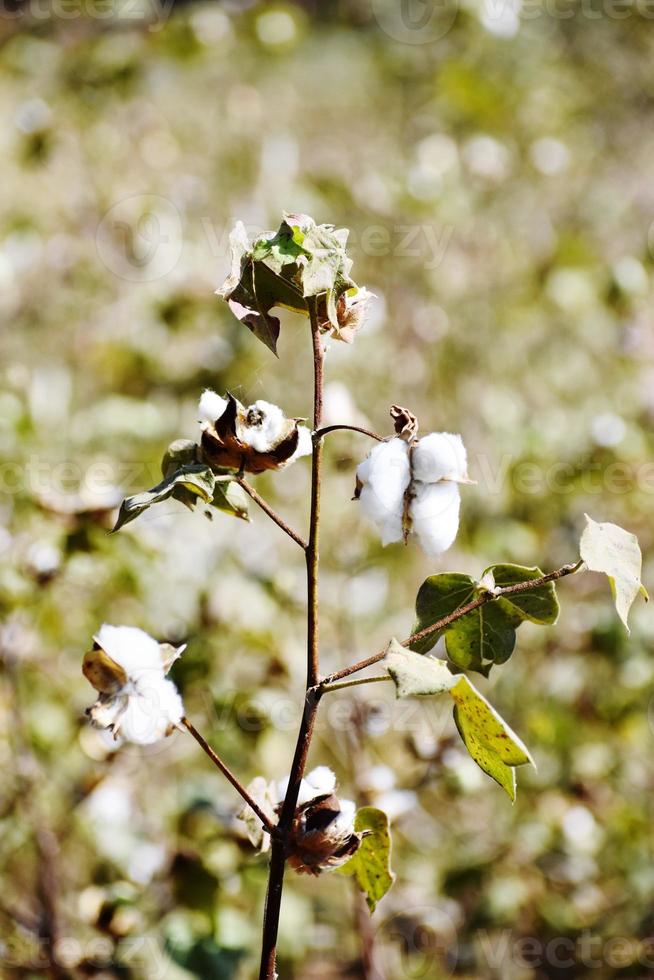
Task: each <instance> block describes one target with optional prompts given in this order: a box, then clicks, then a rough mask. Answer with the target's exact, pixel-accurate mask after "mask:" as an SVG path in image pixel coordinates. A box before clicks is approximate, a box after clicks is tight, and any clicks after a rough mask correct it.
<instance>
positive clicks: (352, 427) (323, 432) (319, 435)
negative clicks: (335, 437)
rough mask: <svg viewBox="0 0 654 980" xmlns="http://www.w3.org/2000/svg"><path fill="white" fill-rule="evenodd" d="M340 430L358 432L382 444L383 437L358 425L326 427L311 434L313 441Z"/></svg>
mask: <svg viewBox="0 0 654 980" xmlns="http://www.w3.org/2000/svg"><path fill="white" fill-rule="evenodd" d="M342 430H345V431H348V432H360V433H361V435H363V436H369V437H370V438H371V439H376V440H377V442H383V441H384V437H383V436H379V435H377V433H376V432H373V431H372V429H364V428H362V427H361V426H360V425H326V426H325V427H324V429H318V430H317V431H316V432H314V434H313V438H314V439H322V438H323V436H326V435H328V434H329V433H330V432H340V431H342Z"/></svg>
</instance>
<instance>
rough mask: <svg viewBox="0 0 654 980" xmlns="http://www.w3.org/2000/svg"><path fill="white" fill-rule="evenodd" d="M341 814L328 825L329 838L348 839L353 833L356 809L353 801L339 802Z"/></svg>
mask: <svg viewBox="0 0 654 980" xmlns="http://www.w3.org/2000/svg"><path fill="white" fill-rule="evenodd" d="M340 807H341V812H340V813H339V815H338V816H337V817H336V819H335V820H332V822H331V823H330V825H329V834H330V836H336V835H338V836H339V837H348V836H349V835H350V834H353V833H354V818H355V816H356V812H357V807H356V803H355V802H354V801H353V800H340Z"/></svg>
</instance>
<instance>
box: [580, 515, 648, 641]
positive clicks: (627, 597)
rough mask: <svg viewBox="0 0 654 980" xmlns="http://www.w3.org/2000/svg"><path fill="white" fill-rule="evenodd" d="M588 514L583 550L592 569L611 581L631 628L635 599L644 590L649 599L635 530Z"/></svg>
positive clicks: (621, 613) (620, 611) (623, 617)
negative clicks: (632, 607)
mask: <svg viewBox="0 0 654 980" xmlns="http://www.w3.org/2000/svg"><path fill="white" fill-rule="evenodd" d="M585 516H586V527H585V529H584V533H583V534H582V536H581V542H580V554H581V557H582V559H583V560H584V562H585V563H586V565H587V567H588V568H589V569H590V571H591V572H603V573H604V574H605V575H606V576H607V577H608V579H609V582H610V583H611V592H612V593H613V599H614V601H615V608H616V609H617V611H618V616H619V617H620V619H621V620H622V622H623V623H624V625H625V628H626V630H627V633H628V632H629V625H628V623H627V617H628V615H629V610H630V609H631V606H632V603H633V601H634V599H635V598H636V596H637V595H638V593H639V592H640V593H641V595H642V596H643V597H644V599H645V600H646V601H647V600H649V596H648V594H647V589H646V588H645V586H644V585H643V583H642V582H641V580H640V575H641V566H642V560H643V559H642V555H641V551H640V547H639V545H638V538H637V537H636V535H635V534H631V533H630V532H629V531H625V530H624V529H623V528H621V527H618V525H617V524H609V523H603V524H598V523H597V522H596V521H594V520H593V519H592V518H591V517H589V516H588V514H586V515H585Z"/></svg>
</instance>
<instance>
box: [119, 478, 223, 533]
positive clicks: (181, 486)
mask: <svg viewBox="0 0 654 980" xmlns="http://www.w3.org/2000/svg"><path fill="white" fill-rule="evenodd" d="M215 487H216V478H215V476H214V474H213V473H212V471H211V469H210V468H209V467H208V466H205V465H204V464H203V463H192V464H190V465H188V466H182V467H181V469H179V470H177V471H176V472H175V473H172V474H171V475H170V476H167V477H166V478H165V479H163V480H162V481H161V483H158V484H157V485H156V487H153V488H152V489H151V490H146V491H145V492H144V493H137V494H134V496H132V497H126V498H125V500H123V502H122V504H121V506H120V511H119V512H118V520H117V521H116V524H115V527H114V529H113V530H114V531H118V530H120V528H121V527H124V526H125V524H129V522H130V521H133V520H135V519H136V518H137V517H139V516H140V515H141V514H142V513H143V512H144V511H146V510H147V509H148V508H149V507H151V506H152V505H153V504H158V503H161V501H162V500H168V498H169V497H172V496H174V495H175V496H178V495H179V494H181V499H182V500H183V502H184V503H186V504H187V505H190V503H191V502H195V501H196V500H201V501H203V502H204V503H205V504H210V503H212V501H213V496H214V492H215Z"/></svg>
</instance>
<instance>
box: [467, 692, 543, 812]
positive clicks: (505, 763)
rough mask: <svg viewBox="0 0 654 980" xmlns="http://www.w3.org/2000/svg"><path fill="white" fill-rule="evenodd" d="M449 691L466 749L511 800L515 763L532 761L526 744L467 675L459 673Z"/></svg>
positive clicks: (513, 797) (513, 787)
mask: <svg viewBox="0 0 654 980" xmlns="http://www.w3.org/2000/svg"><path fill="white" fill-rule="evenodd" d="M450 694H451V695H452V698H453V699H454V720H455V722H456V727H457V728H458V730H459V733H460V735H461V738H462V739H463V741H464V743H465V746H466V748H467V749H468V752H469V753H470V755H471V756H472V758H473V759H474V760H475V762H476V763H477V765H478V766H480V768H481V769H483V770H484V772H485V773H488V775H489V776H491V777H492V779H494V780H495V781H496V782H497V783H499V785H500V786H501V787H502V789H504V790H505V791H506V792H507V793H508V795H509V796H510V797H511V799H512V800H515V795H516V779H515V767H516V766H523V765H525V764H526V763H528V762H531V763H532V765H533V759H532V758H531V756H530V754H529V752H528V750H527V748H526V746H525V745H524V744H523V743H522V741H521V740H520V739H519V738H518V736H517V735H516V734H515V732H514V731H513V730H512V729H511V728H510V727H509V726H508V725H507V723H506V722H505V721H504V720H503V719H502V718H501V716H500V715H499V714H498V713H497V711H496V710H495V708H493V707H492V705H490V704H489V702H488V701H487V700H486V698H485V697H483V696H482V695H481V694H480V693H479V691H478V690H477V689H476V687H475V686H474V685H473V684H472V683H471V682H470V681H469V680H468V678H467V677H464V676H462V677H460V679H459V680H458V682H457V683H456V684H454V685H453V687H451V688H450Z"/></svg>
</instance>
